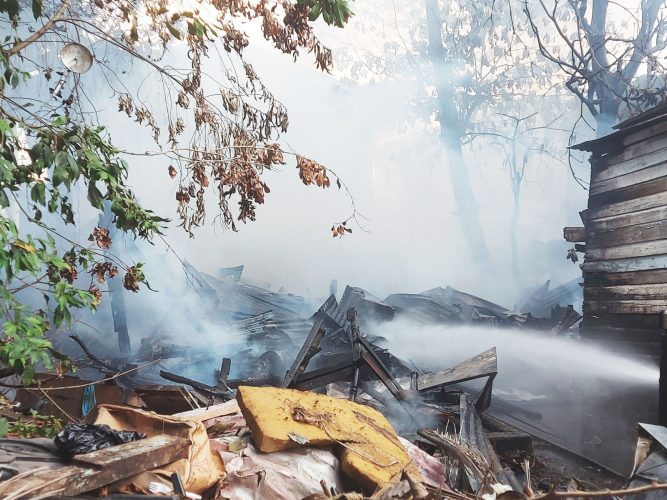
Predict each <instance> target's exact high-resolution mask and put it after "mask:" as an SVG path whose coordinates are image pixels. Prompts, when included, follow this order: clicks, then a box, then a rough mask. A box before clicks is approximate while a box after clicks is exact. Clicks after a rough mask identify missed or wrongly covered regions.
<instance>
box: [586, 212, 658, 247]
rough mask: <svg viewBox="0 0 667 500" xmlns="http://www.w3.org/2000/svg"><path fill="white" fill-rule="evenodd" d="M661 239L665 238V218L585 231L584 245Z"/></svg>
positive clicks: (622, 243)
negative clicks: (601, 229)
mask: <svg viewBox="0 0 667 500" xmlns="http://www.w3.org/2000/svg"><path fill="white" fill-rule="evenodd" d="M661 239H667V219H663V220H659V221H654V222H647V223H645V224H635V225H634V226H627V227H619V228H616V229H609V230H606V231H587V237H586V247H587V248H589V249H590V248H600V247H608V246H617V245H627V244H630V243H642V242H647V241H655V240H661Z"/></svg>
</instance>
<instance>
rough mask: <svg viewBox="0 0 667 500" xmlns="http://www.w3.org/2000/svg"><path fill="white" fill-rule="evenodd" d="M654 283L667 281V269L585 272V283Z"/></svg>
mask: <svg viewBox="0 0 667 500" xmlns="http://www.w3.org/2000/svg"><path fill="white" fill-rule="evenodd" d="M652 283H667V269H651V270H647V271H631V272H620V273H610V272H584V285H585V286H586V287H589V286H613V285H643V284H647V285H648V284H652Z"/></svg>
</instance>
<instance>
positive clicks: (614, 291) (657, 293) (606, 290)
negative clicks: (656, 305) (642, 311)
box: [584, 283, 667, 304]
mask: <svg viewBox="0 0 667 500" xmlns="http://www.w3.org/2000/svg"><path fill="white" fill-rule="evenodd" d="M587 300H663V301H665V302H666V304H667V284H664V283H657V284H652V285H614V286H599V287H585V288H584V301H587Z"/></svg>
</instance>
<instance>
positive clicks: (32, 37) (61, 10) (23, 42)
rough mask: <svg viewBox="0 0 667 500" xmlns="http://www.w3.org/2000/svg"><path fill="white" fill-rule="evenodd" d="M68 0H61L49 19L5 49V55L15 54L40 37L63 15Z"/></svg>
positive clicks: (67, 5)
mask: <svg viewBox="0 0 667 500" xmlns="http://www.w3.org/2000/svg"><path fill="white" fill-rule="evenodd" d="M69 1H70V0H63V3H61V4H60V7H58V10H57V11H56V13H55V14H53V17H52V18H51V19H49V20H48V21H46V22H45V23H44V26H42V27H41V28H39V29H38V30H37V31H35V32H34V33H33V34H32V35H30V36H29V37H28V38H26V39H25V40H21V41H20V42H17V43H15V44H14V46H13V47H12V48H11V49H9V50H8V51H7V55H8V56H9V57H11V56H15V55H16V54H18V53H19V52H21V51H22V50H23V49H25V48H26V47H27V46H28V45H30V44H31V43H33V42H36V41H37V40H39V39H40V38H42V37H43V36H44V35H45V34H46V32H47V31H49V30H50V29H51V28H52V27H53V25H54V23H55V22H56V21H58V20H59V19H60V18H61V17H63V14H64V13H65V10H67V7H69Z"/></svg>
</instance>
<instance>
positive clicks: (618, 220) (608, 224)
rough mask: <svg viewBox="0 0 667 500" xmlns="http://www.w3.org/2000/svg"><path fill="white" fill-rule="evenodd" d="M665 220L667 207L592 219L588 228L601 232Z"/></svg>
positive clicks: (587, 225)
mask: <svg viewBox="0 0 667 500" xmlns="http://www.w3.org/2000/svg"><path fill="white" fill-rule="evenodd" d="M663 219H667V205H663V206H660V207H655V208H648V209H646V210H638V211H636V212H630V213H626V214H621V215H614V216H611V217H604V218H597V219H590V220H589V221H588V223H587V224H586V227H587V228H588V229H589V230H591V231H600V230H605V229H616V228H619V227H625V226H634V225H636V224H645V223H647V222H656V221H659V220H663Z"/></svg>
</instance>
